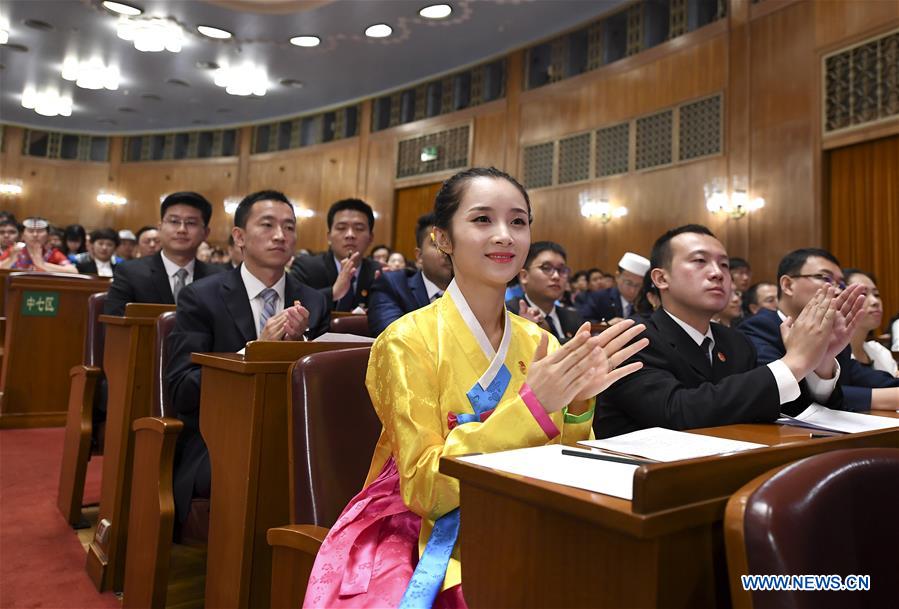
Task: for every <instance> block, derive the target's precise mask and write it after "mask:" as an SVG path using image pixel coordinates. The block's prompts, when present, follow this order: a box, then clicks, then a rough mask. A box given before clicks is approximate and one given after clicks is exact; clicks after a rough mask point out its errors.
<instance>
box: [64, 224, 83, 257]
mask: <svg viewBox="0 0 899 609" xmlns="http://www.w3.org/2000/svg"><path fill="white" fill-rule="evenodd" d="M64 234H65V239H64V240H63V243H62V249H63V253H64V254H80V253H82V252H86V251H87V245H86V244H85V242H86V241H87V231H85V230H84V227H83V226H81V225H80V224H69V225H68V226H67V227H66V229H65V231H64ZM68 241H78V242H79V243H80V245H79V246H78V249H77V250H75V251H74V252H70V251H69V244H68V243H67V242H68Z"/></svg>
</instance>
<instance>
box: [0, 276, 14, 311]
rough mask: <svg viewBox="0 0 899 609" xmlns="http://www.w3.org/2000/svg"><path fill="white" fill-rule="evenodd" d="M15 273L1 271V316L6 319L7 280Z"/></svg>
mask: <svg viewBox="0 0 899 609" xmlns="http://www.w3.org/2000/svg"><path fill="white" fill-rule="evenodd" d="M14 272H15V271H13V270H12V269H0V315H2V316H3V317H6V278H7V277H9V274H10V273H14Z"/></svg>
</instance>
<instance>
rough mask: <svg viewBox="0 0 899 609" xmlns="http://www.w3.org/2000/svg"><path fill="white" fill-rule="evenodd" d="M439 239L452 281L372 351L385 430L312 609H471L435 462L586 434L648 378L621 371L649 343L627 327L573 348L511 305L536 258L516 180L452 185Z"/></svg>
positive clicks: (448, 491) (317, 570)
mask: <svg viewBox="0 0 899 609" xmlns="http://www.w3.org/2000/svg"><path fill="white" fill-rule="evenodd" d="M434 215H435V217H436V222H435V227H434V232H433V233H432V239H434V241H435V242H436V244H437V246H438V248H440V249H441V251H443V252H445V253H446V254H447V255H448V256H450V258H451V259H452V262H453V268H454V271H455V279H454V280H453V282H452V283H450V285H449V287H448V288H447V290H446V293H445V294H444V296H443V297H442V298H439V299H438V300H436V301H435V302H434V303H432V304H430V305H429V306H426V307H424V308H422V309H419V310H417V311H413V312H412V313H409V314H407V315H405V316H404V317H402V318H400V319H398V320H397V321H396V322H394V323H393V324H391V325H390V326H389V327H388V328H387V329H386V330H385V331H384V332H383V333H382V334H381V335H380V337H379V338H378V340H377V341H375V343H374V345H373V346H372V351H371V359H370V360H369V365H368V373H367V375H366V386H367V387H368V392H369V394H370V396H371V400H372V404H373V405H374V407H375V410H376V411H377V413H378V416H379V417H380V419H381V422H382V423H383V425H384V428H383V431H382V433H381V437H380V439H379V441H378V445H377V447H376V449H375V453H374V456H373V458H372V463H371V468H370V470H369V475H368V480H367V481H366V485H365V488H364V490H362V491H361V492H360V493H359V494H358V495H357V496H356V497H354V498H353V500H352V501H350V503H349V505H347V507H346V508H345V509H344V511H343V513H342V514H341V516H340V518H339V519H338V520H337V522H336V523H335V525H334V527H332V528H331V531H330V533H329V534H328V537H327V538H326V539H325V541H324V543H323V544H322V547H321V550H320V551H319V553H318V556H317V558H316V562H315V566H314V568H313V571H312V575H311V577H310V579H309V585H308V588H307V592H306V599H305V602H304V606H305V607H404V608H406V607H432V606H434V607H438V606H439V607H464V606H465V601H464V598H463V596H462V590H461V566H460V562H459V553H458V548H457V547H456V537H457V535H458V530H459V522H460V509H459V483H458V481H457V480H455V479H454V478H450V477H448V476H445V475H443V474H441V473H439V471H438V465H439V461H440V457H441V456H444V455H459V454H465V453H475V452H480V453H489V452H496V451H501V450H508V449H514V448H522V447H527V446H539V445H543V444H549V443H558V442H564V443H566V444H569V443H574V442H576V441H578V440H582V439H586V438H588V437H589V436H590V434H591V424H592V419H593V407H594V399H593V396H595V395H596V394H597V393H599V392H600V391H602V390H603V389H604V388H606V387H608V386H609V385H610V384H612V383H613V382H615V381H616V380H618V379H619V378H621V377H623V376H625V375H627V374H629V373H631V372H633V371H635V370H637V369H639V367H640V364H639V363H634V364H629V365H627V366H622V367H621V368H617V365H618V364H619V363H621V362H622V361H624V360H625V359H626V358H628V357H630V356H631V355H633V354H634V353H636V352H637V351H639V350H640V349H642V348H643V347H644V346H645V344H646V340H645V339H643V340H641V341H637V342H635V343H634V344H632V345H630V346H627V347H626V346H625V345H627V344H628V343H629V342H631V340H632V339H633V338H634V337H636V336H637V335H638V334H639V333H640V332H642V330H643V326H634V325H633V322H632V321H625V322H622V323H620V324H616V325H615V326H612V327H611V328H610V329H609V330H606V331H605V332H603V333H602V334H601V335H599V336H596V337H591V336H590V332H589V324H584V326H583V327H582V328H581V329H580V330H579V331H578V334H577V335H576V336H575V337H574V338H573V339H572V340H571V341H569V342H568V343H566V345H565V346H564V347H560V346H559V344H558V343H557V342H556V339H555V338H554V337H551V336H550V335H549V333H547V332H546V331H544V330H543V329H541V328H540V327H538V326H537V325H536V324H534V323H532V322H530V321H527V320H525V319H523V318H521V317H518V316H516V315H511V314H509V313H508V312H507V311H506V309H505V307H504V306H503V305H504V294H505V287H506V283H508V281H509V280H510V279H511V278H512V277H514V276H515V275H516V274H517V273H518V271H519V270H520V269H521V266H522V264H523V263H524V260H525V258H526V255H527V251H528V248H529V246H530V241H531V239H530V221H531V209H530V201H529V199H528V196H527V193H526V192H525V190H524V188H523V187H522V186H521V185H520V184H519V183H518V182H517V181H515V179H514V178H512V177H511V176H509V175H507V174H505V173H503V172H501V171H499V170H496V169H493V168H490V169H483V168H475V169H469V170H467V171H463V172H461V173H458V174H456V175H455V176H453V177H452V178H450V179H449V180H447V181H446V182H445V183H444V184H443V186H442V188H441V190H440V192H439V193H438V195H437V199H436V201H435V205H434Z"/></svg>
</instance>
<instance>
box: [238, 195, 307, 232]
mask: <svg viewBox="0 0 899 609" xmlns="http://www.w3.org/2000/svg"><path fill="white" fill-rule="evenodd" d="M259 201H280V202H281V203H285V204H286V205H287V206H288V207H290V211H291V212H293V211H294V209H293V203H291V202H290V200H289V199H288V198H287V197H285V196H284V193H283V192H278V191H277V190H260V191H259V192H254V193H253V194H249V195H247V196H245V197H244V198H243V200H242V201H241V202H240V203H239V204H238V206H237V210H235V212H234V226H236V227H237V228H246V227H247V219H248V218H249V217H250V210H251V209H252V208H253V206H254V205H255V204H256V203H259Z"/></svg>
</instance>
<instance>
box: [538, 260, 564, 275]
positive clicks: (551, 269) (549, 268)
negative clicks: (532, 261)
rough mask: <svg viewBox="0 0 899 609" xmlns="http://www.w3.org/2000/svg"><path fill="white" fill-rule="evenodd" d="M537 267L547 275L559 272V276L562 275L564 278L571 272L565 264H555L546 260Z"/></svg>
mask: <svg viewBox="0 0 899 609" xmlns="http://www.w3.org/2000/svg"><path fill="white" fill-rule="evenodd" d="M537 268H538V269H540V271H541V272H542V273H543V274H544V275H546V276H547V277H552V276H553V273H558V274H559V277H562V278H563V279H564V278H565V277H568V275H569V274H570V273H571V269H570V268H568V267H567V266H565V265H562V266H553V265H552V264H550V263H548V262H544V263H543V264H541V265H540V266H538V267H537Z"/></svg>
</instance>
